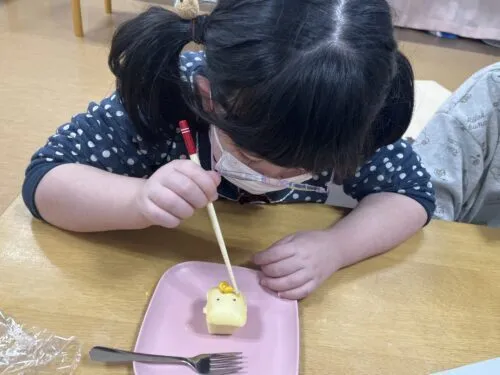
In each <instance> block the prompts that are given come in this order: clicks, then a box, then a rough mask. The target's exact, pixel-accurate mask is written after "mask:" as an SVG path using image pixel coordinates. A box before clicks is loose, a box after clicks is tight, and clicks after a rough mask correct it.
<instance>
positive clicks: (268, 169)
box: [213, 128, 306, 179]
mask: <svg viewBox="0 0 500 375" xmlns="http://www.w3.org/2000/svg"><path fill="white" fill-rule="evenodd" d="M215 131H216V132H217V135H218V136H219V140H220V143H221V146H222V148H223V149H224V151H227V152H229V153H231V154H232V155H233V156H234V157H235V158H237V159H238V160H239V161H241V162H242V163H243V164H246V165H247V166H249V167H250V168H252V169H253V170H254V171H256V172H258V173H260V174H262V175H264V176H267V177H272V178H277V179H287V178H292V177H296V176H300V175H302V174H304V173H306V171H305V170H303V169H300V168H283V167H279V166H277V165H274V164H272V163H270V162H268V161H266V160H264V159H260V158H258V157H256V156H254V155H252V154H249V153H248V152H245V151H242V150H241V149H240V148H239V147H238V146H236V145H235V144H234V142H233V141H232V140H231V138H229V136H228V135H227V134H225V133H224V132H223V131H222V130H219V129H217V128H215ZM221 154H222V151H221V150H219V149H218V148H217V147H214V155H213V156H214V158H215V161H216V162H217V161H219V158H220V157H221Z"/></svg>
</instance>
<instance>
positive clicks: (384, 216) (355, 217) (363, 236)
mask: <svg viewBox="0 0 500 375" xmlns="http://www.w3.org/2000/svg"><path fill="white" fill-rule="evenodd" d="M427 218H428V216H427V213H426V211H425V209H424V208H423V206H422V205H421V204H419V203H418V202H417V201H415V200H413V199H410V198H408V197H406V196H404V195H401V194H393V193H380V194H372V195H369V196H367V197H366V198H365V199H363V200H362V201H361V202H360V204H359V205H358V206H357V207H356V208H355V209H354V210H353V211H352V212H351V213H350V214H349V215H347V216H346V217H345V218H343V219H342V220H340V221H339V222H338V223H337V224H335V225H334V226H333V227H332V228H330V229H328V230H327V232H329V234H331V236H332V237H331V238H332V241H334V242H335V244H336V245H335V246H336V247H338V249H339V250H340V249H341V251H338V252H337V254H338V258H337V262H338V268H343V267H347V266H350V265H352V264H354V263H357V262H359V261H361V260H364V259H366V258H369V257H372V256H374V255H378V254H381V253H383V252H385V251H387V250H389V249H392V248H394V247H395V246H397V245H399V244H400V243H402V242H404V241H406V240H407V239H408V238H410V237H411V236H413V235H414V234H415V233H416V232H417V231H418V230H420V229H421V228H422V226H423V225H424V224H425V223H426V221H427Z"/></svg>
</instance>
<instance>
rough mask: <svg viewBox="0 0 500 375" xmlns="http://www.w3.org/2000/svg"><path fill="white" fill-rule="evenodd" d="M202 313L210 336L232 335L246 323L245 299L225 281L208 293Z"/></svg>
mask: <svg viewBox="0 0 500 375" xmlns="http://www.w3.org/2000/svg"><path fill="white" fill-rule="evenodd" d="M203 312H204V313H205V315H206V319H207V327H208V332H209V333H210V334H212V335H232V334H233V333H234V332H235V331H236V330H237V329H238V328H241V327H243V326H244V325H245V324H246V322H247V304H246V301H245V297H244V296H243V294H241V293H236V292H235V291H234V289H233V287H232V286H231V285H229V283H227V282H225V281H223V282H221V283H220V284H219V285H218V286H217V287H215V288H212V289H210V290H209V291H208V293H207V304H206V306H205V308H204V309H203Z"/></svg>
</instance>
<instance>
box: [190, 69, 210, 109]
mask: <svg viewBox="0 0 500 375" xmlns="http://www.w3.org/2000/svg"><path fill="white" fill-rule="evenodd" d="M194 81H195V83H196V86H197V88H198V92H199V93H200V96H201V104H202V105H203V110H204V111H205V112H213V111H214V102H213V101H212V91H211V90H210V81H209V80H208V79H207V78H206V77H203V76H202V75H197V76H196V77H195V79H194Z"/></svg>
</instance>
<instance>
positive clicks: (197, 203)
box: [164, 173, 211, 208]
mask: <svg viewBox="0 0 500 375" xmlns="http://www.w3.org/2000/svg"><path fill="white" fill-rule="evenodd" d="M209 179H210V178H209ZM210 180H211V179H210ZM164 186H165V187H166V188H168V189H170V190H172V191H173V192H174V193H175V194H177V195H178V196H179V197H182V198H183V199H184V200H185V201H186V202H188V203H189V204H190V205H191V206H193V207H195V208H203V207H205V206H206V205H207V203H208V202H209V198H208V197H207V195H206V193H205V192H204V191H203V190H202V188H201V187H200V186H199V185H198V184H197V183H196V182H195V181H193V180H192V179H191V178H189V177H188V176H185V175H184V174H182V173H175V175H173V176H171V179H170V180H169V181H168V183H166V184H165V185H164Z"/></svg>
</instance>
